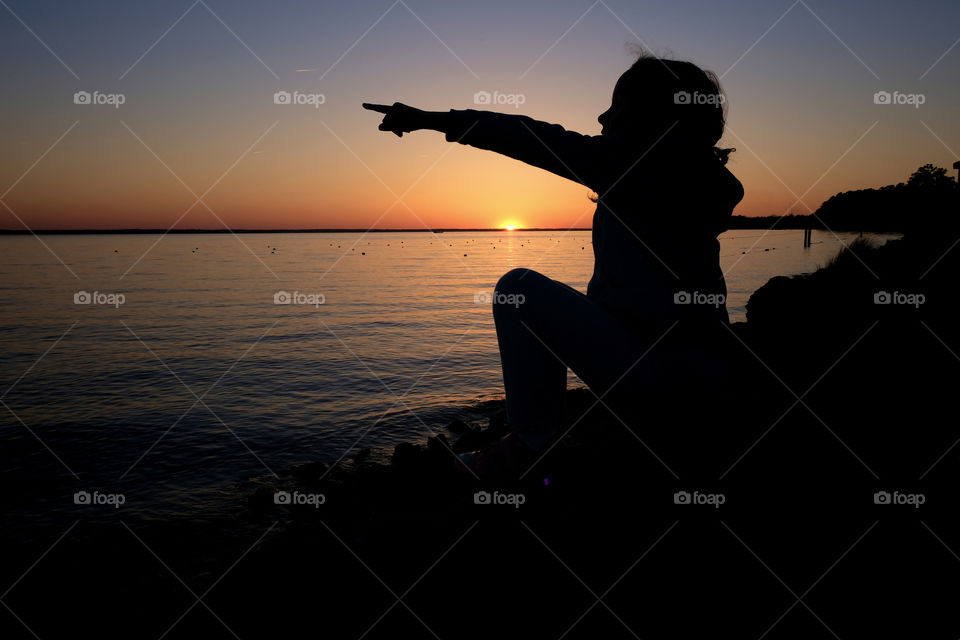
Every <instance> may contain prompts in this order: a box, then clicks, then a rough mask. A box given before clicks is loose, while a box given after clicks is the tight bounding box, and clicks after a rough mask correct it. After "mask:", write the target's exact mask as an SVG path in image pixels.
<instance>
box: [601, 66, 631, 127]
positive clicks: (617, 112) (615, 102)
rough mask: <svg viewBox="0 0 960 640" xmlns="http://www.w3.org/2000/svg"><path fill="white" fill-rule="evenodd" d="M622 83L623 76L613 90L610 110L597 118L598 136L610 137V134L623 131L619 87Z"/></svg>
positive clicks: (622, 111)
mask: <svg viewBox="0 0 960 640" xmlns="http://www.w3.org/2000/svg"><path fill="white" fill-rule="evenodd" d="M624 75H625V74H624ZM623 82H624V76H620V79H619V80H617V84H616V86H614V88H613V97H612V99H611V101H610V108H609V109H607V110H606V111H604V112H603V113H601V114H600V115H599V116H597V122H599V123H600V126H601V129H600V135H610V134H611V133H615V132H619V131H622V130H623V128H624V127H623V119H624V105H623V98H622V94H623V91H622V89H621V85H622V83H623Z"/></svg>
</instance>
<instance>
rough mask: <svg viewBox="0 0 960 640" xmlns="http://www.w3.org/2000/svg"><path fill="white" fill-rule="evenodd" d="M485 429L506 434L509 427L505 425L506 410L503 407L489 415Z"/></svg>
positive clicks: (493, 432) (497, 433) (498, 433)
mask: <svg viewBox="0 0 960 640" xmlns="http://www.w3.org/2000/svg"><path fill="white" fill-rule="evenodd" d="M487 430H488V431H490V433H492V434H495V435H506V433H507V431H509V430H510V429H509V426H508V425H507V411H506V410H505V409H501V410H500V411H498V412H496V413H495V414H493V415H492V416H490V423H489V424H488V425H487Z"/></svg>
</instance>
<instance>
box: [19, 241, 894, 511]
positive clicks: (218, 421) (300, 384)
mask: <svg viewBox="0 0 960 640" xmlns="http://www.w3.org/2000/svg"><path fill="white" fill-rule="evenodd" d="M801 234H802V232H801V231H793V230H789V231H775V232H771V233H768V234H766V235H765V236H763V232H762V231H757V230H742V231H730V232H727V233H725V234H724V235H723V236H722V237H721V245H722V266H723V268H724V270H725V271H727V286H728V289H729V298H728V307H729V310H730V313H731V318H732V319H733V320H734V321H741V320H743V319H744V313H745V310H744V305H745V304H746V301H747V299H748V297H749V296H750V294H751V293H752V292H753V291H754V290H755V289H756V288H757V287H759V286H760V285H762V284H763V283H764V282H766V281H767V280H768V279H769V278H770V277H771V276H774V275H781V274H796V273H801V272H807V271H811V270H813V269H815V268H816V267H817V266H818V265H821V264H824V263H825V262H826V261H827V260H829V258H830V257H832V256H833V255H834V254H835V253H836V252H837V250H838V249H839V248H840V247H841V240H840V238H837V237H836V236H833V235H832V234H825V233H819V232H815V233H814V243H815V244H814V245H813V246H812V247H811V248H809V249H803V248H802V246H801ZM761 236H762V237H761ZM854 237H855V234H842V235H841V238H842V239H843V241H846V242H849V241H850V240H852V239H853V238H854ZM876 237H877V239H878V241H885V240H886V239H888V238H890V237H892V236H876ZM42 240H43V243H45V244H46V245H47V247H49V251H48V250H47V248H45V246H44V244H42V243H41V242H40V241H38V240H37V239H36V238H33V237H30V236H25V237H24V236H17V237H10V236H7V237H0V251H2V256H3V257H2V261H0V271H2V277H0V300H2V306H0V341H2V354H3V355H2V360H3V368H2V379H0V383H2V387H0V390H5V393H3V402H4V403H5V404H6V405H8V407H9V411H8V410H6V409H3V408H2V407H0V411H3V414H2V416H0V439H2V442H3V453H2V454H0V474H2V476H0V480H2V481H3V482H4V484H6V483H10V482H16V483H17V484H18V485H21V484H23V483H24V480H25V479H26V480H27V481H28V484H29V487H30V489H29V490H28V491H26V492H23V491H21V492H19V493H17V495H18V496H19V499H20V500H21V501H22V502H21V504H20V507H21V508H24V509H28V510H30V511H36V512H38V513H39V512H43V513H49V512H56V511H64V510H69V509H71V508H72V507H73V505H72V504H70V503H68V501H67V500H66V499H65V498H64V496H68V497H69V495H71V493H72V491H76V490H79V489H91V490H92V489H94V488H100V489H102V490H104V491H108V490H114V491H120V492H123V493H124V494H125V496H126V505H125V510H126V513H127V514H128V517H129V514H130V513H134V514H136V515H137V516H138V517H165V516H167V515H170V514H203V513H206V512H207V511H209V510H211V509H216V508H217V505H220V504H221V503H222V502H223V501H224V500H228V499H229V496H230V492H231V491H232V490H234V489H235V487H236V486H237V484H238V483H243V482H247V481H249V480H250V479H251V478H257V477H272V476H273V474H274V473H275V472H280V471H281V470H282V469H284V468H287V467H289V466H290V465H291V464H295V463H299V462H305V461H309V460H327V461H331V460H335V459H337V458H338V457H340V455H341V454H343V453H344V452H345V451H347V450H349V449H350V448H351V447H354V446H356V447H370V448H372V449H373V455H374V457H377V456H383V455H385V453H386V452H389V450H390V449H392V445H393V444H395V443H396V442H399V441H403V440H420V439H423V438H425V437H426V435H428V434H429V428H435V429H441V428H442V427H443V425H444V424H446V422H448V421H449V420H450V419H452V418H453V417H467V418H469V417H470V416H471V415H472V414H471V411H470V407H471V405H473V404H475V403H476V402H478V401H481V400H484V399H492V398H496V397H499V396H500V394H502V383H501V379H500V370H499V356H498V353H497V345H496V336H495V333H494V327H493V321H492V317H491V313H490V307H489V304H478V303H477V302H476V298H477V296H478V294H480V293H483V292H490V291H492V289H493V286H494V284H495V283H496V280H497V278H498V277H499V276H500V275H501V274H503V273H504V272H506V271H507V270H509V269H511V268H513V267H521V266H522V267H530V268H534V269H537V270H538V271H541V272H543V273H545V274H546V275H548V276H550V277H553V278H555V279H558V280H562V281H564V282H567V283H568V284H570V285H572V286H574V287H576V288H578V289H580V290H582V291H585V290H586V285H587V281H588V279H589V277H590V273H591V268H592V252H591V245H590V234H589V232H570V233H566V234H564V233H562V232H477V233H449V232H448V233H444V234H439V235H433V234H429V233H372V234H367V235H363V234H358V233H351V234H244V235H241V236H239V237H235V236H231V235H171V236H165V237H160V236H158V235H106V236H89V235H81V236H45V237H43V238H42ZM754 245H755V246H754ZM744 252H746V253H744ZM55 256H58V257H59V258H60V259H62V260H63V262H64V263H66V265H68V267H69V268H67V267H65V266H64V265H63V264H61V262H60V261H59V260H58V259H57V257H55ZM78 291H87V292H90V293H91V294H92V293H93V292H95V291H96V292H98V294H99V300H97V301H94V303H93V304H75V302H74V297H75V294H76V293H77V292H78ZM278 291H287V292H291V293H293V292H297V293H298V296H297V297H298V301H299V302H316V301H319V300H321V299H322V300H323V304H322V305H319V306H317V305H313V304H290V305H277V304H274V296H275V295H276V294H277V292H278ZM112 294H122V296H123V299H122V304H120V301H121V300H120V298H118V297H116V296H115V295H114V296H113V297H111V295H112ZM307 296H314V298H308V297H307ZM571 379H572V381H573V382H574V383H576V381H575V379H573V378H571ZM14 414H15V416H14ZM473 415H475V414H473ZM21 421H22V422H21ZM428 427H429V428H428ZM14 500H15V501H16V500H17V498H14Z"/></svg>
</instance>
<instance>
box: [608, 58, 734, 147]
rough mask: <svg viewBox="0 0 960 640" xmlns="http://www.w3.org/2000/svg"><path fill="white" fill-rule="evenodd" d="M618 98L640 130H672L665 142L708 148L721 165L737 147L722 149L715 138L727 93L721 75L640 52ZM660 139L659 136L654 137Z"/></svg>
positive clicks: (719, 134)
mask: <svg viewBox="0 0 960 640" xmlns="http://www.w3.org/2000/svg"><path fill="white" fill-rule="evenodd" d="M616 100H618V101H620V102H621V104H622V105H623V107H624V108H625V111H626V113H627V114H634V115H633V116H630V115H627V117H628V118H630V117H632V118H633V119H634V122H635V124H634V126H633V127H631V128H633V129H635V130H637V131H641V130H642V131H656V132H658V133H657V135H660V133H661V132H664V131H667V129H668V128H670V127H672V128H671V129H670V130H669V133H668V134H665V136H664V138H665V139H664V141H667V140H668V139H669V140H672V141H674V142H675V143H679V145H681V146H682V147H685V148H687V149H704V150H710V151H712V153H713V154H714V155H715V156H716V158H717V159H718V160H719V161H720V163H721V164H726V163H727V158H728V156H729V155H730V153H731V152H732V151H735V149H722V148H719V147H717V146H716V145H717V142H719V141H720V138H721V137H722V136H723V129H724V126H725V124H726V96H725V95H724V93H723V90H722V89H721V88H720V80H719V79H718V78H717V76H716V74H714V73H713V72H712V71H705V70H703V69H701V68H700V67H698V66H697V65H695V64H693V63H692V62H685V61H682V60H670V59H667V58H659V57H656V56H654V55H651V54H649V53H646V52H642V51H641V52H640V54H639V57H638V59H637V61H636V62H634V63H633V65H632V66H631V67H630V68H629V69H628V70H627V71H626V72H624V74H623V75H622V76H621V78H620V81H619V82H618V83H617V95H616ZM654 139H656V138H654Z"/></svg>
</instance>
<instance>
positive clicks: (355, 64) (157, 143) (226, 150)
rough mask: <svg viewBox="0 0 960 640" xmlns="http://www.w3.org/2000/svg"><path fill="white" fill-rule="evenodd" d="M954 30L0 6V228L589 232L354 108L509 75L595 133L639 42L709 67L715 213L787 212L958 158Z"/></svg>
mask: <svg viewBox="0 0 960 640" xmlns="http://www.w3.org/2000/svg"><path fill="white" fill-rule="evenodd" d="M191 7H192V8H191ZM591 7H592V8H591ZM588 9H589V11H588ZM188 10H189V11H188ZM388 10H389V11H388ZM185 12H186V14H185ZM585 12H586V14H585ZM14 14H16V15H14ZM184 14H185V15H184ZM584 14H585V15H584ZM18 17H19V19H18ZM21 20H22V23H21ZM177 20H179V22H177V23H176V25H175V26H172V25H174V23H175V22H176V21H177ZM171 26H172V28H171ZM371 27H372V28H371ZM168 29H169V31H167V30H168ZM31 30H32V32H33V33H31ZM368 30H369V31H368ZM231 31H232V33H231ZM165 32H166V35H163V34H164V33H165ZM364 33H366V35H364ZM564 34H565V35H564ZM764 34H765V35H764ZM161 36H162V37H161ZM361 36H363V37H362V38H361ZM638 38H639V39H640V40H639V41H638ZM158 39H159V41H158ZM358 39H359V41H358ZM958 39H960V3H957V2H931V1H926V2H883V3H878V2H867V1H855V2H844V3H831V2H825V1H824V0H805V1H804V2H792V1H783V2H779V1H777V2H773V1H759V0H748V1H740V2H708V1H692V0H686V1H683V0H681V1H673V2H666V1H656V2H626V1H621V0H607V1H606V2H603V3H592V2H590V1H572V0H555V1H551V2H546V1H531V2H524V1H513V2H507V1H501V0H494V1H491V2H483V3H465V2H439V1H436V0H405V1H404V2H393V1H392V0H389V1H383V2H367V1H363V0H358V1H354V2H349V3H339V2H306V1H283V0H281V1H275V2H262V1H251V0H240V1H237V0H234V1H231V2H226V1H224V0H204V2H197V3H194V2H193V0H185V1H183V2H158V3H139V2H118V1H85V2H62V1H61V2H28V1H26V0H3V4H2V6H0V77H2V79H3V84H4V87H5V96H4V100H3V101H2V104H0V118H2V121H3V123H4V126H3V128H2V133H0V136H2V138H0V144H2V148H3V149H4V153H3V154H2V157H0V194H3V195H2V197H0V200H2V201H3V203H4V204H5V205H6V207H0V227H3V228H11V229H15V228H23V226H24V225H26V226H29V227H30V228H34V229H45V228H107V227H151V228H167V227H169V226H171V225H174V224H176V226H179V227H206V228H219V227H221V226H222V224H227V225H229V226H231V227H234V228H276V227H293V228H296V227H363V228H365V227H369V226H371V225H375V226H377V227H383V228H393V227H407V228H419V227H422V226H424V225H428V226H431V227H487V226H502V225H504V224H507V223H514V224H519V225H523V226H549V227H566V226H570V225H574V224H575V225H576V226H589V212H590V210H591V209H592V206H591V203H590V202H589V201H588V200H587V197H586V196H587V195H588V192H587V190H586V189H585V188H584V187H582V186H579V185H576V184H573V183H569V182H566V181H564V180H563V179H561V178H557V177H554V176H551V175H549V174H546V173H545V172H543V171H540V170H538V169H534V168H530V167H525V166H523V165H521V164H519V163H517V162H516V161H513V160H510V159H505V158H498V157H496V156H495V155H494V154H491V153H489V152H485V151H479V150H474V149H469V148H465V147H460V146H459V145H450V144H448V143H446V142H444V141H443V137H442V135H440V134H436V133H433V132H420V133H417V134H413V135H410V136H404V138H403V139H398V138H396V137H395V136H392V135H390V134H384V133H381V132H379V131H377V129H376V126H377V124H378V119H377V116H376V115H375V114H372V113H370V112H366V111H363V110H362V109H361V108H360V103H361V102H363V101H373V102H392V101H394V100H398V101H401V102H405V103H407V104H411V105H414V106H417V107H421V108H425V109H438V110H439V109H448V108H474V107H475V106H476V105H474V104H473V94H474V93H475V92H477V91H480V90H486V91H500V92H503V93H517V94H522V95H523V96H524V98H525V104H524V105H523V107H522V109H521V110H520V112H521V113H526V114H527V115H530V116H532V117H534V118H537V119H541V120H547V121H552V122H558V123H561V124H563V125H564V126H565V127H567V128H570V129H575V130H579V131H582V132H584V133H591V134H596V133H599V125H598V124H597V122H596V116H597V115H598V114H599V113H601V112H602V111H603V110H604V109H606V108H607V106H608V105H609V101H610V93H611V90H612V87H613V84H614V82H615V80H616V78H617V77H618V76H619V74H620V73H622V71H623V70H624V69H626V67H627V66H629V64H630V63H631V61H632V54H631V52H630V50H629V49H628V45H630V44H631V43H633V44H639V43H640V42H641V41H642V43H644V44H646V45H647V46H648V47H649V48H650V49H652V51H653V52H654V53H658V54H668V55H672V56H674V57H678V58H682V59H688V60H691V61H693V62H696V63H698V64H700V65H702V66H704V67H706V68H709V69H712V70H714V71H715V72H717V73H718V74H722V75H723V85H724V88H725V90H726V92H727V94H728V97H729V106H730V114H729V130H728V134H727V136H726V138H725V143H726V144H727V145H728V146H733V147H737V149H738V151H737V153H736V154H734V156H733V157H732V160H731V163H730V167H731V169H732V170H733V171H734V173H736V174H737V176H738V177H739V178H740V179H741V181H742V182H743V183H744V185H745V187H746V191H747V195H746V198H745V199H744V201H743V203H742V204H741V205H740V207H739V208H738V211H737V213H741V214H744V215H767V214H781V213H785V212H789V211H793V212H796V213H807V212H808V211H809V210H810V209H811V208H812V209H815V208H816V207H817V206H818V205H819V204H820V203H821V202H822V201H823V200H824V199H825V198H827V197H829V196H830V195H832V194H833V193H835V192H837V191H840V190H845V189H852V188H861V187H869V186H880V185H883V184H888V183H891V182H898V181H902V180H905V179H906V177H907V176H908V175H909V174H910V172H911V171H912V170H914V169H915V168H916V167H918V166H919V165H921V164H924V163H927V162H932V163H935V164H938V165H941V166H946V167H950V166H951V165H952V163H953V162H954V161H956V160H957V156H956V155H955V154H954V152H953V151H951V149H952V150H954V151H960V131H958V126H957V113H958V112H960V110H958V107H960V87H958V83H957V78H960V73H958V71H960V45H957V41H958ZM758 40H759V41H758ZM41 41H42V42H41ZM954 45H957V46H954ZM46 47H49V49H50V50H52V52H51V51H49V50H48V49H47V48H46ZM151 47H152V48H151ZM351 47H352V48H351ZM951 47H953V48H952V49H951ZM148 49H149V51H148ZM348 50H349V51H348ZM141 56H142V58H141ZM58 57H59V60H58ZM138 60H139V61H138ZM538 60H539V62H538ZM938 60H939V62H938ZM61 61H62V62H61ZM75 76H76V77H75ZM80 90H86V91H91V92H92V91H100V92H101V93H122V94H123V95H124V96H125V98H126V102H125V104H123V105H122V106H121V107H120V108H119V109H115V108H113V107H110V106H107V105H76V104H74V102H73V94H74V92H76V91H80ZM278 90H286V91H291V92H292V91H301V92H308V93H322V94H323V95H324V97H325V103H324V104H323V105H321V106H320V108H318V109H314V108H312V107H310V106H307V105H276V104H274V102H273V94H274V92H275V91H278ZM877 91H890V92H893V91H899V92H901V93H920V94H923V95H924V98H925V103H924V104H923V105H922V106H920V107H919V108H914V107H912V106H909V105H877V104H874V100H873V96H874V93H875V92H877ZM496 109H497V110H503V111H507V112H510V113H515V112H517V111H516V110H515V109H513V107H510V106H503V107H498V108H496ZM71 126H72V127H73V128H70V127H71ZM68 129H69V133H67V134H66V135H64V136H63V137H62V139H60V141H59V142H58V143H56V144H55V145H54V146H53V148H52V149H50V147H51V145H53V144H54V142H55V141H57V140H58V139H59V138H60V136H61V135H63V134H64V132H65V131H68ZM138 138H139V139H138ZM48 149H49V152H48V153H47V155H45V156H43V158H42V159H41V160H40V161H39V162H37V160H38V158H40V157H41V156H42V155H43V154H44V153H45V152H46V151H47V150H48ZM154 154H155V155H154ZM35 162H36V164H35V165H34V163H35ZM31 167H32V168H31ZM224 174H225V175H224ZM181 180H182V183H181ZM218 180H219V182H217V181H218ZM214 183H216V185H215V186H214V187H213V189H211V190H210V191H209V193H207V194H205V195H204V192H205V191H206V190H207V189H208V188H209V187H210V186H211V185H213V184H214ZM11 186H12V188H10V187H11ZM411 186H412V188H411ZM188 188H189V189H188ZM408 189H409V191H408ZM190 190H192V191H193V194H192V193H191V191H190ZM4 192H6V193H4ZM405 192H407V193H405ZM194 194H196V195H197V196H200V195H203V198H202V201H203V202H202V204H197V205H194V206H193V207H192V208H190V207H191V205H193V204H194V202H195V200H196V197H195V195H194ZM400 195H403V200H402V202H401V203H396V197H397V196H400ZM801 196H802V198H801ZM798 199H801V200H802V202H797V200H798ZM391 206H392V208H391ZM7 207H9V209H8V208H7ZM208 207H209V209H208ZM808 207H809V208H808ZM210 210H212V211H213V213H211V211H210ZM221 221H222V222H221Z"/></svg>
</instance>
